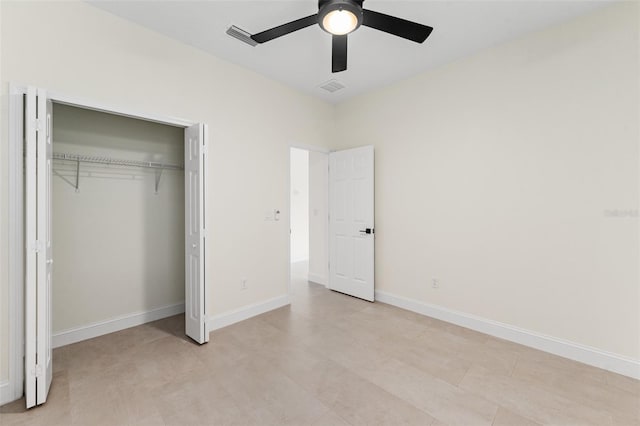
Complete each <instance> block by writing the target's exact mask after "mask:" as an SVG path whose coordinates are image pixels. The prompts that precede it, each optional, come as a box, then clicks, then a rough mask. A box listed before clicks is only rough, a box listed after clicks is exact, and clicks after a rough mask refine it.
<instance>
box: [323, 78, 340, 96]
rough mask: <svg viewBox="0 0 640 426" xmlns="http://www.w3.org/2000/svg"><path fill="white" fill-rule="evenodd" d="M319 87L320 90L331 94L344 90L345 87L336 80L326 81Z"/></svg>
mask: <svg viewBox="0 0 640 426" xmlns="http://www.w3.org/2000/svg"><path fill="white" fill-rule="evenodd" d="M319 87H320V88H321V89H324V90H326V91H327V92H329V93H333V92H337V91H338V90H340V89H344V88H345V87H347V86H345V85H344V84H342V83H340V82H339V81H338V80H335V79H333V80H329V81H327V82H326V83H322V84H321V85H320V86H319Z"/></svg>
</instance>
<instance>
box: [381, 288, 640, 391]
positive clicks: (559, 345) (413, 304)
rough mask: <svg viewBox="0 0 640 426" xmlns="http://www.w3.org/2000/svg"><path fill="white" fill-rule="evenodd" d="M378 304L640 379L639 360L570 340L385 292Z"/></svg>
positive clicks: (382, 292)
mask: <svg viewBox="0 0 640 426" xmlns="http://www.w3.org/2000/svg"><path fill="white" fill-rule="evenodd" d="M376 300H377V301H379V302H382V303H388V304H389V305H393V306H397V307H398V308H402V309H406V310H408V311H412V312H415V313H418V314H422V315H426V316H429V317H433V318H437V319H439V320H442V321H446V322H450V323H452V324H456V325H459V326H462V327H466V328H470V329H472V330H476V331H479V332H481V333H485V334H489V335H491V336H495V337H499V338H501V339H505V340H509V341H511V342H515V343H519V344H521V345H524V346H529V347H531V348H535V349H539V350H541V351H545V352H549V353H552V354H554V355H558V356H561V357H564V358H569V359H572V360H574V361H578V362H582V363H584V364H588V365H592V366H594V367H598V368H602V369H604V370H609V371H613V372H614V373H618V374H622V375H625V376H628V377H632V378H634V379H640V360H636V359H632V358H628V357H624V356H620V355H616V354H614V353H610V352H606V351H602V350H600V349H597V348H593V347H590V346H586V345H581V344H579V343H574V342H570V341H568V340H564V339H559V338H556V337H552V336H546V335H543V334H540V333H536V332H534V331H530V330H525V329H522V328H518V327H514V326H512V325H509V324H504V323H501V322H498V321H493V320H490V319H486V318H481V317H477V316H475V315H470V314H466V313H463V312H457V311H453V310H451V309H447V308H444V307H442V306H437V305H431V304H428V303H424V302H420V301H418V300H415V299H409V298H406V297H402V296H397V295H394V294H391V293H387V292H385V291H376Z"/></svg>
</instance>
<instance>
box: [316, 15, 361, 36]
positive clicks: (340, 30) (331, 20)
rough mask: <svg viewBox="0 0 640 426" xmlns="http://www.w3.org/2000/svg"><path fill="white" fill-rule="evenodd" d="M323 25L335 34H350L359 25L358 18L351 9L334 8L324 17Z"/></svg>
mask: <svg viewBox="0 0 640 426" xmlns="http://www.w3.org/2000/svg"><path fill="white" fill-rule="evenodd" d="M322 27H323V28H324V29H325V30H326V31H327V32H329V33H331V34H334V35H344V34H349V33H350V32H352V31H353V30H355V29H356V28H357V27H358V18H357V17H356V15H354V14H353V13H352V12H351V11H349V10H344V9H342V10H332V11H331V12H329V13H327V15H326V16H325V17H324V18H323V20H322Z"/></svg>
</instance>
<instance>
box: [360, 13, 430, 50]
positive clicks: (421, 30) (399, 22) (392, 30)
mask: <svg viewBox="0 0 640 426" xmlns="http://www.w3.org/2000/svg"><path fill="white" fill-rule="evenodd" d="M362 12H363V20H362V25H365V26H367V27H371V28H375V29H376V30H380V31H384V32H385V33H389V34H393V35H395V36H398V37H402V38H406V39H407V40H411V41H415V42H416V43H422V42H423V41H425V40H426V39H427V37H429V34H431V31H433V28H432V27H429V26H427V25H422V24H418V23H417V22H411V21H407V20H406V19H402V18H396V17H395V16H390V15H385V14H384V13H380V12H374V11H373V10H363V11H362Z"/></svg>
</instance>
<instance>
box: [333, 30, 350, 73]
mask: <svg viewBox="0 0 640 426" xmlns="http://www.w3.org/2000/svg"><path fill="white" fill-rule="evenodd" d="M346 69H347V35H346V34H345V35H334V36H333V39H332V52H331V72H340V71H345V70H346Z"/></svg>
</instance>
